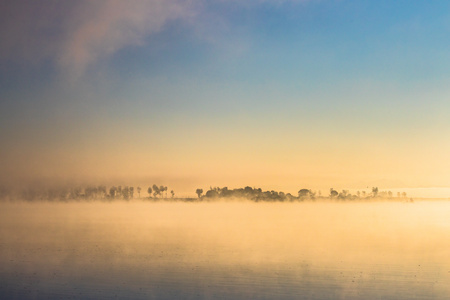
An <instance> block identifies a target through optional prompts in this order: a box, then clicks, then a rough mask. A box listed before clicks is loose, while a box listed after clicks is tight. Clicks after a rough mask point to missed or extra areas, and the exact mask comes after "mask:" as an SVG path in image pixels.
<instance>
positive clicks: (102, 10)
mask: <svg viewBox="0 0 450 300" xmlns="http://www.w3.org/2000/svg"><path fill="white" fill-rule="evenodd" d="M216 1H218V2H220V3H230V4H231V3H232V4H233V5H245V6H249V5H258V4H260V3H273V4H275V5H277V4H281V3H284V2H305V1H295V0H289V1H286V0H285V1H281V0H257V1H251V2H248V3H245V4H240V3H238V2H236V1H235V0H216ZM205 3H206V2H204V0H133V1H122V0H82V1H55V0H49V1H46V2H45V4H43V3H42V2H36V1H32V0H19V1H3V2H0V25H1V26H0V28H1V29H0V39H1V40H2V47H1V49H0V59H2V60H9V61H16V62H17V61H19V62H25V63H30V62H31V63H40V62H42V61H43V60H50V61H52V62H54V63H55V64H56V66H57V67H58V68H59V69H60V70H61V71H62V72H63V73H64V74H65V75H68V76H69V77H71V78H79V77H80V76H82V75H83V74H84V73H85V72H86V70H87V69H88V68H89V67H90V66H91V65H95V63H96V62H98V61H101V60H103V59H107V58H108V57H110V56H111V55H113V54H114V53H116V52H117V51H118V50H120V49H122V48H124V47H126V46H131V45H142V44H144V43H145V41H146V38H147V37H148V36H150V35H152V34H155V33H158V32H161V31H162V30H164V28H165V26H166V25H167V24H168V23H170V22H173V21H181V22H182V23H183V24H194V23H195V22H196V21H198V20H199V18H200V16H201V15H202V13H203V12H204V8H205V5H204V4H205ZM195 28H196V29H198V26H197V27H195V26H194V30H196V29H195Z"/></svg>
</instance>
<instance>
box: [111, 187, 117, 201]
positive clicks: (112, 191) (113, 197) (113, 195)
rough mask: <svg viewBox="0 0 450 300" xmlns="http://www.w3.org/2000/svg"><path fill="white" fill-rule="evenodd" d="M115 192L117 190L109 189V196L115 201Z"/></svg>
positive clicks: (114, 188)
mask: <svg viewBox="0 0 450 300" xmlns="http://www.w3.org/2000/svg"><path fill="white" fill-rule="evenodd" d="M116 192H117V188H116V187H115V186H112V187H111V188H110V189H109V196H110V197H111V199H115V197H116Z"/></svg>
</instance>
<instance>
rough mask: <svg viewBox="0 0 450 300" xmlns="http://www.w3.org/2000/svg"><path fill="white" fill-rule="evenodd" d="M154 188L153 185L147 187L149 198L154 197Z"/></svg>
mask: <svg viewBox="0 0 450 300" xmlns="http://www.w3.org/2000/svg"><path fill="white" fill-rule="evenodd" d="M152 192H153V191H152V188H151V187H149V188H148V189H147V193H148V197H149V198H151V197H152Z"/></svg>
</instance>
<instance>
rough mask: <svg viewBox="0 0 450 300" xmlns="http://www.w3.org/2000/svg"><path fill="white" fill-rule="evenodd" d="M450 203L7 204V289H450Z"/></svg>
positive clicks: (145, 293) (2, 264)
mask: <svg viewBox="0 0 450 300" xmlns="http://www.w3.org/2000/svg"><path fill="white" fill-rule="evenodd" d="M449 249H450V202H442V201H429V202H425V201H424V202H416V203H414V204H410V203H387V202H383V203H278V204H268V203H246V202H240V203H239V202H232V203H148V202H135V203H2V204H0V282H1V283H0V298H1V299H30V298H33V299H35V298H36V299H37V298H38V299H61V298H65V299H70V298H74V299H81V298H82V299H111V298H120V299H124V298H129V299H449V295H450V256H449V255H448V253H449Z"/></svg>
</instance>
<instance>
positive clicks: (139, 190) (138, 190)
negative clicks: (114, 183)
mask: <svg viewBox="0 0 450 300" xmlns="http://www.w3.org/2000/svg"><path fill="white" fill-rule="evenodd" d="M136 191H137V192H138V197H139V198H141V187H140V186H138V187H137V188H136Z"/></svg>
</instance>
